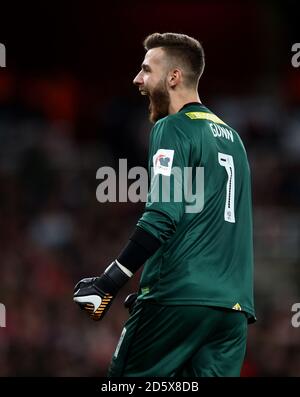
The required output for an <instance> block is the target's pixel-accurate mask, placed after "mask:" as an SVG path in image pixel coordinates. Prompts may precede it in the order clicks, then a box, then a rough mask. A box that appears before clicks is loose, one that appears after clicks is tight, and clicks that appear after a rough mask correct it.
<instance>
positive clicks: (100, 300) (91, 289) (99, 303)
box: [73, 277, 114, 321]
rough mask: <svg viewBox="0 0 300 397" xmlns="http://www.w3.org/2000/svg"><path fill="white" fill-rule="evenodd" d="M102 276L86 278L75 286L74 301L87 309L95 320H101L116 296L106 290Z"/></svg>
mask: <svg viewBox="0 0 300 397" xmlns="http://www.w3.org/2000/svg"><path fill="white" fill-rule="evenodd" d="M99 284H100V285H101V283H100V277H91V278H84V279H82V280H81V281H79V283H77V284H76V286H75V288H74V297H73V300H74V302H76V303H78V305H79V306H80V308H81V309H83V310H85V311H86V312H87V313H88V314H89V316H90V317H91V318H92V319H93V320H96V321H97V320H100V319H101V318H103V316H104V314H105V313H106V312H107V311H108V309H109V307H110V305H111V304H112V301H113V298H114V296H113V295H112V294H110V293H106V292H104V291H103V290H102V289H101V288H100V286H99Z"/></svg>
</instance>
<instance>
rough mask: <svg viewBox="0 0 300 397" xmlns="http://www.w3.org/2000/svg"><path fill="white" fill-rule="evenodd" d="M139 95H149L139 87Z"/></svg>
mask: <svg viewBox="0 0 300 397" xmlns="http://www.w3.org/2000/svg"><path fill="white" fill-rule="evenodd" d="M140 93H141V95H149V93H148V91H146V90H142V89H140Z"/></svg>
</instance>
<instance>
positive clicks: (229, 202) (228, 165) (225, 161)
mask: <svg viewBox="0 0 300 397" xmlns="http://www.w3.org/2000/svg"><path fill="white" fill-rule="evenodd" d="M218 160H219V164H220V165H221V166H222V167H225V170H226V172H227V175H228V180H227V185H226V201H225V210H224V219H225V221H226V222H230V223H235V214H234V190H235V184H234V162H233V157H232V156H230V154H224V153H220V152H219V153H218Z"/></svg>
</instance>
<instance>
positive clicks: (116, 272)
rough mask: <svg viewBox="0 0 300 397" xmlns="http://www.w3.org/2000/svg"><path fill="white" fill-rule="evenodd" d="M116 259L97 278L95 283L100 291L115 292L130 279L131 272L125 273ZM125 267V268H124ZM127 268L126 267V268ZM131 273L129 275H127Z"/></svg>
mask: <svg viewBox="0 0 300 397" xmlns="http://www.w3.org/2000/svg"><path fill="white" fill-rule="evenodd" d="M121 267H122V268H123V266H122V265H121V266H119V264H118V263H117V262H116V261H113V262H112V263H111V264H110V265H109V266H108V267H107V268H106V270H105V272H104V273H103V274H102V276H101V277H99V278H98V279H97V281H96V282H95V285H96V286H97V287H99V288H100V289H101V290H102V291H104V292H108V293H112V294H114V295H115V294H116V293H117V292H118V291H119V289H120V288H122V287H123V285H124V284H126V283H127V281H128V280H129V279H130V277H131V275H132V273H131V272H129V273H128V271H127V272H126V273H127V274H126V273H125V272H124V271H123V270H122V269H121ZM124 269H126V268H124ZM126 270H127V269H126ZM129 274H131V275H129Z"/></svg>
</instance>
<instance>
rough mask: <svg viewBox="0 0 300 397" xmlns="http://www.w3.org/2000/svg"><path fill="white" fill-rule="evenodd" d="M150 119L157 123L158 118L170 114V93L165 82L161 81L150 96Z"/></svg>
mask: <svg viewBox="0 0 300 397" xmlns="http://www.w3.org/2000/svg"><path fill="white" fill-rule="evenodd" d="M149 99H150V105H149V112H150V115H149V119H150V121H151V122H152V123H156V121H157V120H159V119H162V118H163V117H166V116H168V114H169V105H170V95H169V93H168V91H167V89H166V87H165V85H164V82H161V83H159V84H158V85H157V86H156V87H155V88H154V89H153V91H152V93H151V94H150V96H149Z"/></svg>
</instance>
